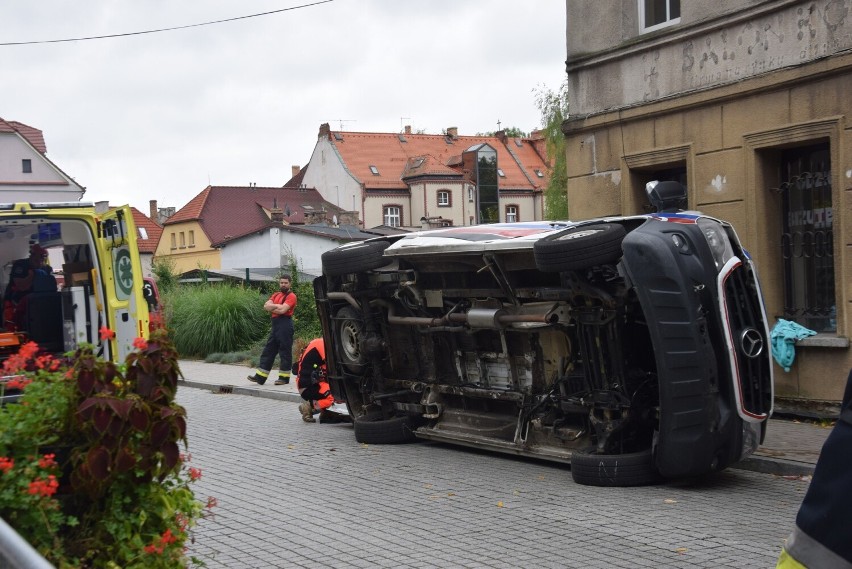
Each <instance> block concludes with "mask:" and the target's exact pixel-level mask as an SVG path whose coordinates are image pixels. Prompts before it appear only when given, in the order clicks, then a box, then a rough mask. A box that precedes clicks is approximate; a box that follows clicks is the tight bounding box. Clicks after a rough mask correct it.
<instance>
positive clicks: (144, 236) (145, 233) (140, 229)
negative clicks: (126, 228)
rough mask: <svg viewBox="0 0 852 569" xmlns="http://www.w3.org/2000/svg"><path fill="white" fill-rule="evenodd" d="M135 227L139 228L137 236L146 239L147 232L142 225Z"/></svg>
mask: <svg viewBox="0 0 852 569" xmlns="http://www.w3.org/2000/svg"><path fill="white" fill-rule="evenodd" d="M136 229H138V230H139V237H141V238H142V239H148V232H147V231H146V230H145V228H144V227H137V228H136Z"/></svg>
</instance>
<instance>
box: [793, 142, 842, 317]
mask: <svg viewBox="0 0 852 569" xmlns="http://www.w3.org/2000/svg"><path fill="white" fill-rule="evenodd" d="M779 191H780V192H781V203H782V216H783V219H782V234H781V256H782V259H783V263H784V318H786V319H787V320H792V321H794V322H797V323H799V324H801V325H802V326H804V327H805V328H810V329H811V330H815V331H816V332H836V331H837V304H836V296H835V290H834V214H833V208H832V201H831V196H832V186H831V158H830V151H829V145H828V144H827V143H825V144H817V145H813V146H807V147H800V148H792V149H789V150H785V151H784V152H782V154H781V186H780V188H779Z"/></svg>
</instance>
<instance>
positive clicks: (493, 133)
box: [476, 126, 530, 138]
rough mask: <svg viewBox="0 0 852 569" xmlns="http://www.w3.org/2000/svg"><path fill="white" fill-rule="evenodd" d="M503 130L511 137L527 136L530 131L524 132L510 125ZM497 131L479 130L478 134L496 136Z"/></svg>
mask: <svg viewBox="0 0 852 569" xmlns="http://www.w3.org/2000/svg"><path fill="white" fill-rule="evenodd" d="M503 132H504V133H506V136H508V137H509V138H527V137H528V136H529V135H530V133H528V132H524V131H522V130H521V129H519V128H518V127H516V126H510V127H509V128H504V129H503ZM496 135H497V131H496V130H492V131H488V132H477V133H476V136H496Z"/></svg>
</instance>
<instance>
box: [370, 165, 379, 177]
mask: <svg viewBox="0 0 852 569" xmlns="http://www.w3.org/2000/svg"><path fill="white" fill-rule="evenodd" d="M370 172H372V173H373V176H378V175H379V169H378V168H376V167H375V166H372V165H371V166H370Z"/></svg>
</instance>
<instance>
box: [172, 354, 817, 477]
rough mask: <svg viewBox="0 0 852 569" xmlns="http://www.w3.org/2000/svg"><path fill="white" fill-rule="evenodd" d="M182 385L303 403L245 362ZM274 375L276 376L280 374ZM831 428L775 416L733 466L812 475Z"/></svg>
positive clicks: (187, 371) (204, 367)
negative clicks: (260, 379) (255, 376)
mask: <svg viewBox="0 0 852 569" xmlns="http://www.w3.org/2000/svg"><path fill="white" fill-rule="evenodd" d="M180 369H181V373H182V374H183V380H182V381H181V384H182V385H185V386H187V387H195V388H201V389H208V390H211V391H224V392H228V393H237V394H241V395H251V396H255V397H264V398H269V399H278V400H282V401H290V402H300V401H301V398H300V397H299V393H298V391H297V390H296V386H295V380H293V381H291V382H290V383H289V384H288V385H273V384H272V382H271V381H270V382H268V383H266V384H265V385H257V384H255V383H251V382H250V381H248V380H247V379H246V378H247V376H248V375H250V374H251V373H252V371H253V370H252V369H251V368H249V367H246V366H244V365H231V364H218V363H205V362H203V361H197V360H181V361H180ZM274 372H275V370H273V373H270V377H276V373H274ZM830 432H831V428H829V427H822V426H819V425H816V424H813V423H807V422H801V421H794V420H789V419H782V418H773V419H770V421H769V426H768V428H767V432H766V439H765V440H764V442H763V444H762V445H761V446H760V447H759V448H758V449H757V452H755V453H754V454H753V455H752V456H751V457H749V458H747V459H746V460H744V461H742V462H740V463H738V464H737V465H735V466H734V467H733V468H739V469H742V470H752V471H755V472H763V473H767V474H775V475H778V476H809V475H811V474H812V473H813V469H814V466H815V465H816V461H817V458H819V453H820V450H821V449H822V445H823V443H824V442H825V439H826V437H827V436H828V434H829V433H830Z"/></svg>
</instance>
